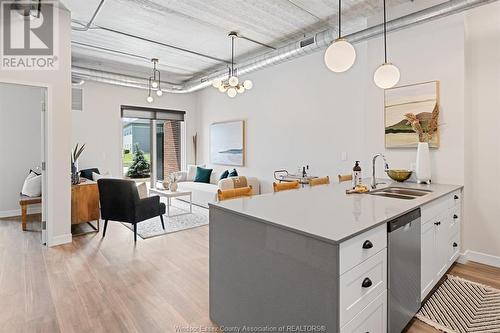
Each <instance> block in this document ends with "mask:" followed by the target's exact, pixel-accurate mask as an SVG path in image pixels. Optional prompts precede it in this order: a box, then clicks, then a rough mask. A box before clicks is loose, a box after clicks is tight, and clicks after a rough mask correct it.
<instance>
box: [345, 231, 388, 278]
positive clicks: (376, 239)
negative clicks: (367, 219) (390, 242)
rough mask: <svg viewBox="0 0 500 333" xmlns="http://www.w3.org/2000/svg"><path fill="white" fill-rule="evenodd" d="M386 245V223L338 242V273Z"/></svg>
mask: <svg viewBox="0 0 500 333" xmlns="http://www.w3.org/2000/svg"><path fill="white" fill-rule="evenodd" d="M386 247H387V225H386V224H383V225H381V226H379V227H377V228H373V229H371V230H368V231H367V232H364V233H362V234H361V235H358V236H356V237H354V238H351V239H349V240H347V241H345V242H343V243H341V244H340V274H341V275H342V274H344V273H345V272H347V271H348V270H350V269H351V268H353V267H354V266H356V265H358V264H360V263H362V262H363V261H365V260H366V259H368V258H370V257H371V256H373V255H375V254H377V253H378V252H380V250H382V249H383V248H386Z"/></svg>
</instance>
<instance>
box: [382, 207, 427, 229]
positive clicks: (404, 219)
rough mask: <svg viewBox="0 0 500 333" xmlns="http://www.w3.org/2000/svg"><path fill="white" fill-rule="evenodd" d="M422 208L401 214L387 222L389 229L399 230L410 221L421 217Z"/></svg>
mask: <svg viewBox="0 0 500 333" xmlns="http://www.w3.org/2000/svg"><path fill="white" fill-rule="evenodd" d="M420 216H421V214H420V208H417V209H415V210H412V211H411V212H409V213H406V214H404V215H401V216H400V217H397V218H395V219H394V220H391V221H389V222H388V223H387V231H388V232H393V231H396V230H398V229H399V228H401V227H404V226H405V225H407V224H408V223H410V222H412V221H415V220H417V219H420Z"/></svg>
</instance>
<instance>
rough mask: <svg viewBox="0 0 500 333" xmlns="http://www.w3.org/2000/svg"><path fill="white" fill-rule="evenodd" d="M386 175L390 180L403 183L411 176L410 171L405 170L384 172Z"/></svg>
mask: <svg viewBox="0 0 500 333" xmlns="http://www.w3.org/2000/svg"><path fill="white" fill-rule="evenodd" d="M385 172H387V175H388V176H389V177H390V178H391V179H392V180H395V181H397V182H404V181H405V180H407V179H408V178H410V176H411V173H412V172H411V171H410V170H405V169H389V170H386V171H385Z"/></svg>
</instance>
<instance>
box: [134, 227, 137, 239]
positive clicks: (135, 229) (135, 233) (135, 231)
mask: <svg viewBox="0 0 500 333" xmlns="http://www.w3.org/2000/svg"><path fill="white" fill-rule="evenodd" d="M135 242H137V223H134V243H135Z"/></svg>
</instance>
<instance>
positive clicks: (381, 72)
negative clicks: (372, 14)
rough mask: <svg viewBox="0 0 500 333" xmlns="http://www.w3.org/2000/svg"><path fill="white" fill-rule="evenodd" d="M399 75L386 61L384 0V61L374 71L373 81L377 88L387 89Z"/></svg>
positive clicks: (395, 68) (394, 83)
mask: <svg viewBox="0 0 500 333" xmlns="http://www.w3.org/2000/svg"><path fill="white" fill-rule="evenodd" d="M400 77H401V74H400V72H399V69H398V68H397V67H396V66H394V65H393V64H391V63H390V62H388V61H387V17H386V9H385V0H384V63H383V64H382V65H380V66H379V67H378V68H377V70H376V71H375V74H374V75H373V81H374V82H375V84H376V85H377V86H378V87H379V88H382V89H389V88H392V87H394V86H395V85H396V84H397V83H398V82H399V78H400Z"/></svg>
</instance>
